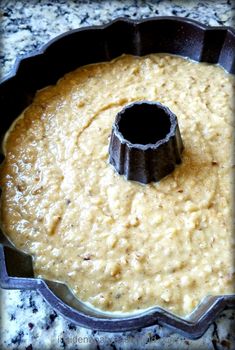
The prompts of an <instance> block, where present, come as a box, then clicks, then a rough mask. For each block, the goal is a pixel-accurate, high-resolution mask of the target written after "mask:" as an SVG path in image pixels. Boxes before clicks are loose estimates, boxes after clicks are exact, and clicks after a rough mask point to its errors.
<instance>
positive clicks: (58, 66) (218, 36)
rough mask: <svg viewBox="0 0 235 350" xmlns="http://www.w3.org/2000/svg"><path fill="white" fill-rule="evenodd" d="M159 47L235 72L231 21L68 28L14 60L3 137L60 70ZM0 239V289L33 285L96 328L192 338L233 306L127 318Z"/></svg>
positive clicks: (216, 301) (232, 298) (221, 301)
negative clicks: (46, 274) (42, 271)
mask: <svg viewBox="0 0 235 350" xmlns="http://www.w3.org/2000/svg"><path fill="white" fill-rule="evenodd" d="M156 52H166V53H171V54H177V55H181V56H184V57H188V58H190V59H192V60H195V61H203V62H209V63H218V64H220V65H221V66H222V67H223V68H224V69H225V70H226V71H227V72H230V73H233V74H234V73H235V31H234V30H233V29H232V28H229V27H207V26H205V25H203V24H201V23H198V22H195V21H193V20H189V19H184V18H179V17H157V18H152V19H147V20H142V21H131V20H125V19H117V20H115V21H113V22H111V23H109V24H107V25H104V26H99V27H89V28H84V29H76V30H72V31H69V32H67V33H65V34H62V35H60V36H58V37H57V38H55V39H54V40H52V41H50V42H49V43H48V44H47V45H45V46H43V47H42V48H41V49H40V50H38V51H36V52H35V53H33V54H31V55H27V56H25V57H23V58H21V59H19V60H17V61H16V63H15V65H14V68H13V69H12V71H11V72H10V74H9V75H8V76H7V77H6V78H5V79H4V80H2V81H1V84H0V106H1V109H0V113H1V123H0V133H1V138H2V137H3V135H4V134H5V133H6V131H7V130H8V128H9V127H10V125H11V123H12V122H13V121H14V119H15V118H16V117H17V116H18V115H20V113H21V112H22V111H23V109H25V108H26V107H27V106H28V105H29V104H30V103H31V102H32V99H33V97H34V95H35V92H36V91H37V90H39V89H41V88H43V87H45V86H47V85H51V84H54V83H56V81H57V80H58V79H59V78H60V77H62V76H63V75H64V74H65V73H67V72H69V71H72V70H74V69H75V68H77V67H79V66H82V65H86V64H89V63H95V62H101V61H109V60H111V59H113V58H115V57H117V56H119V55H121V54H123V53H127V54H133V55H138V56H141V55H146V54H149V53H156ZM2 159H3V153H1V160H2ZM1 243H2V245H1V248H0V264H1V265H0V270H1V287H2V288H9V289H18V288H20V289H36V290H38V291H39V292H40V293H41V294H42V296H43V297H44V298H45V300H46V301H47V302H48V303H49V304H50V305H51V306H52V307H53V308H54V309H56V310H57V311H58V312H60V313H61V314H62V315H64V316H65V317H67V318H69V319H70V320H71V321H73V322H76V323H78V324H79V325H81V326H84V327H88V328H92V329H95V330H103V331H112V332H113V331H116V332H118V331H127V330H131V329H137V328H140V327H146V326H150V325H154V324H156V323H158V324H164V325H167V326H168V327H171V328H172V329H173V330H174V331H177V332H179V333H181V334H183V335H184V336H186V337H189V338H194V339H195V338H198V337H200V336H201V335H202V334H203V333H204V332H205V331H206V329H207V328H208V327H209V325H210V324H211V323H212V322H213V320H214V319H215V318H216V317H217V315H218V314H219V312H221V311H222V310H223V309H225V308H228V307H230V308H232V307H234V306H235V295H226V296H207V297H205V298H204V299H203V300H202V301H201V303H200V304H199V306H198V307H197V308H196V309H195V310H194V311H193V312H192V313H191V314H190V315H188V316H187V317H186V318H181V317H178V316H176V315H173V314H172V313H170V312H168V311H166V310H164V309H162V308H160V307H158V306H156V307H153V308H151V309H148V310H147V311H143V312H140V313H138V314H133V315H131V314H130V315H129V316H125V317H124V316H123V317H120V316H117V315H112V314H105V313H102V312H99V311H97V310H95V309H92V308H89V307H88V306H86V305H85V304H83V303H81V302H80V301H79V300H78V299H76V298H75V297H74V296H73V294H72V293H71V291H70V290H69V288H68V287H67V286H66V285H64V284H62V283H57V282H52V281H47V280H42V279H38V278H35V277H34V272H33V265H32V258H31V256H29V255H26V254H24V253H22V252H20V251H19V250H17V249H15V248H14V247H13V246H12V244H11V243H10V242H9V241H8V240H7V238H6V236H5V235H4V233H3V232H1ZM143 282H144V281H143Z"/></svg>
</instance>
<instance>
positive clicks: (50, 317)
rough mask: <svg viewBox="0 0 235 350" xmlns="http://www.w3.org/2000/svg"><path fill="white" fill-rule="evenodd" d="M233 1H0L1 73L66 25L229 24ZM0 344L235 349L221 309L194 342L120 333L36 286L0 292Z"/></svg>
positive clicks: (161, 332) (232, 325)
mask: <svg viewBox="0 0 235 350" xmlns="http://www.w3.org/2000/svg"><path fill="white" fill-rule="evenodd" d="M234 10H235V1H233V0H227V1H226V0H220V1H217V0H215V1H213V0H210V1H209V0H207V1H206V0H205V1H198V0H189V1H187V0H172V1H170V0H155V1H154V0H150V1H141V0H136V1H134V0H127V1H121V0H119V1H118V0H114V1H107V0H103V1H92V0H91V1H89V0H85V1H65V0H64V1H62V0H60V1H58V0H57V1H47V0H45V1H43V0H41V1H40V0H39V1H35V0H31V1H26V0H25V1H24V0H21V1H14V0H2V1H1V2H0V18H1V22H0V31H1V46H0V63H1V65H0V67H1V72H0V73H1V77H4V76H5V75H6V74H7V73H9V71H10V69H11V68H12V66H13V64H14V61H15V59H16V57H19V56H21V55H24V54H26V53H30V52H32V51H34V50H35V49H37V48H38V47H40V46H41V45H42V44H45V43H46V42H48V41H49V40H50V39H51V38H53V37H55V36H57V35H58V34H61V33H63V32H65V31H67V30H70V29H74V28H78V27H84V26H90V25H99V24H103V23H107V22H109V21H110V20H113V19H115V18H117V17H127V18H133V19H140V18H148V17H151V16H171V15H174V16H182V17H188V18H192V19H195V20H198V21H200V22H202V23H205V24H208V25H213V26H221V25H226V26H234V12H235V11H234ZM0 298H1V303H0V305H1V313H0V316H1V319H0V349H1V350H8V349H20V350H21V349H26V350H32V349H34V350H57V349H71V350H72V349H73V350H75V349H88V350H90V349H91V350H92V349H97V350H98V349H102V350H103V349H105V350H106V349H110V350H115V349H118V350H122V349H131V350H134V349H138V350H139V349H144V350H145V349H146V350H147V349H160V350H166V349H167V350H181V349H182V350H184V349H185V350H186V349H190V350H191V349H192V350H213V349H214V350H220V349H235V331H234V329H235V312H234V311H233V310H227V311H224V312H222V313H221V314H220V315H219V317H218V318H217V320H216V321H215V322H214V323H213V324H212V325H211V326H210V327H209V329H208V330H207V332H206V333H205V334H204V336H203V337H202V338H200V339H198V340H188V339H186V338H183V337H181V336H180V335H178V334H176V333H172V332H171V331H169V330H168V329H167V328H166V327H162V326H159V325H156V326H153V327H149V328H145V329H139V330H136V331H132V332H126V333H104V332H96V331H92V330H87V329H84V328H81V327H79V326H78V325H75V324H73V323H71V322H69V321H68V320H66V319H65V318H64V317H62V316H60V315H59V314H57V313H56V311H54V310H53V309H52V308H51V307H50V306H49V305H48V304H47V303H46V302H45V301H44V300H43V298H42V297H41V295H40V294H39V293H38V292H37V291H31V290H1V294H0Z"/></svg>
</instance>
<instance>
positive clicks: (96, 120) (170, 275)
mask: <svg viewBox="0 0 235 350" xmlns="http://www.w3.org/2000/svg"><path fill="white" fill-rule="evenodd" d="M233 89H234V78H233V77H232V76H231V75H229V74H227V73H226V72H225V71H224V70H223V69H222V68H220V67H218V66H215V65H209V64H205V63H195V62H192V61H189V60H186V59H183V58H180V57H176V56H170V55H167V54H166V55H165V54H152V55H148V56H145V57H141V58H140V57H133V56H127V55H124V56H121V57H119V58H118V59H116V60H114V61H111V62H108V63H100V64H96V65H89V66H86V67H82V68H79V69H77V70H75V71H74V72H71V73H69V74H67V75H65V77H63V78H62V79H61V80H60V81H59V82H58V83H57V85H55V86H50V87H47V88H45V89H43V90H41V91H39V92H38V93H37V95H36V97H35V99H34V101H33V103H32V104H31V105H30V106H29V107H28V108H27V110H26V111H25V112H24V114H23V115H22V116H21V118H19V119H18V120H17V122H16V123H15V124H14V125H13V126H12V128H11V131H10V132H9V133H8V136H7V137H6V139H5V155H6V160H5V162H4V164H3V165H2V167H1V169H0V184H1V186H2V190H3V192H2V197H1V225H2V227H3V230H4V231H5V232H6V234H7V235H8V236H9V238H10V239H11V241H12V242H13V243H14V244H15V246H16V247H18V248H20V249H22V250H24V251H25V252H28V253H30V254H32V255H33V256H34V269H35V274H36V275H37V276H39V277H43V278H47V279H52V280H59V281H65V282H66V283H67V284H68V285H69V286H71V288H72V289H73V291H74V292H75V294H76V295H77V296H78V298H80V299H81V300H82V301H85V302H88V303H91V304H92V305H93V306H95V307H97V308H99V309H102V310H106V311H120V312H131V311H134V310H138V309H143V308H148V307H151V306H154V305H161V306H163V307H164V308H167V309H169V310H171V311H173V312H175V313H178V314H181V315H183V314H188V313H189V312H191V311H192V310H193V308H194V307H195V306H196V305H197V304H198V303H199V301H200V300H201V299H202V298H203V297H205V296H206V295H209V294H213V295H217V294H230V293H233V292H234V269H233V249H234V242H233V236H232V219H231V218H232V213H231V211H232V170H233V163H232V119H233V108H234V104H233V91H234V90H233ZM139 100H149V101H159V102H161V103H162V104H164V105H166V106H168V107H169V108H170V109H171V110H172V112H173V113H175V114H176V115H177V117H178V121H179V126H180V130H181V135H182V138H183V141H184V146H185V150H184V152H183V161H182V164H181V165H180V166H178V167H177V168H176V170H175V171H174V172H173V173H172V174H170V175H169V176H167V177H166V178H164V179H162V180H161V181H160V182H158V183H151V184H148V185H141V184H139V183H136V182H132V181H127V180H125V178H124V177H122V176H120V175H118V174H117V173H115V171H114V169H113V168H112V167H111V166H110V165H109V164H108V145H109V137H110V133H111V127H112V123H113V121H114V119H115V116H116V114H117V113H118V112H119V111H120V110H121V109H122V108H123V107H124V106H125V105H126V104H129V103H131V102H134V101H139Z"/></svg>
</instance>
